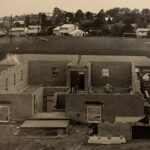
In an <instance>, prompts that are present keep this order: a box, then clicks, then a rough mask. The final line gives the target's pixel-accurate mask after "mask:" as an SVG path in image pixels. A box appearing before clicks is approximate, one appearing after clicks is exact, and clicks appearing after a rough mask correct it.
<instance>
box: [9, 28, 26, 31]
mask: <svg viewBox="0 0 150 150" xmlns="http://www.w3.org/2000/svg"><path fill="white" fill-rule="evenodd" d="M25 29H26V28H24V27H13V28H11V31H18V30H19V31H21V30H25Z"/></svg>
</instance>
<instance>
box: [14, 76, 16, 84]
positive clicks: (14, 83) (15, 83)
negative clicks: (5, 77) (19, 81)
mask: <svg viewBox="0 0 150 150" xmlns="http://www.w3.org/2000/svg"><path fill="white" fill-rule="evenodd" d="M14 85H16V74H14Z"/></svg>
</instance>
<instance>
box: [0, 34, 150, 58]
mask: <svg viewBox="0 0 150 150" xmlns="http://www.w3.org/2000/svg"><path fill="white" fill-rule="evenodd" d="M48 39H49V41H48V42H46V41H41V40H40V38H39V37H33V38H31V37H30V39H28V40H27V39H21V40H18V41H16V40H15V41H14V42H13V44H12V45H10V44H8V43H7V42H4V43H2V42H1V40H2V39H0V52H1V53H2V52H3V53H4V52H8V51H9V52H17V53H52V54H79V53H82V54H88V55H89V54H91V55H94V54H98V55H134V56H138V55H141V56H143V55H144V56H148V57H149V56H150V44H149V43H145V42H149V41H150V40H149V39H123V38H114V37H113V38H112V37H80V38H77V37H75V38H71V37H48ZM16 47H19V50H16Z"/></svg>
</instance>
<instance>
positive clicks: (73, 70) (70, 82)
mask: <svg viewBox="0 0 150 150" xmlns="http://www.w3.org/2000/svg"><path fill="white" fill-rule="evenodd" d="M71 72H78V75H79V76H80V74H79V72H84V89H83V90H80V89H79V91H85V90H86V84H85V74H86V72H85V71H84V70H82V71H81V70H70V88H71V82H72V79H71Z"/></svg>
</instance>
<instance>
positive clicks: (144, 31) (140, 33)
mask: <svg viewBox="0 0 150 150" xmlns="http://www.w3.org/2000/svg"><path fill="white" fill-rule="evenodd" d="M149 31H150V28H137V30H136V36H137V37H138V38H142V37H147V36H148V32H149Z"/></svg>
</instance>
